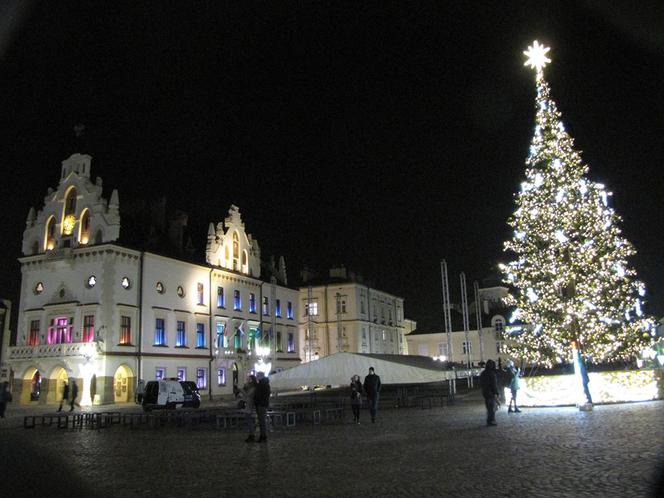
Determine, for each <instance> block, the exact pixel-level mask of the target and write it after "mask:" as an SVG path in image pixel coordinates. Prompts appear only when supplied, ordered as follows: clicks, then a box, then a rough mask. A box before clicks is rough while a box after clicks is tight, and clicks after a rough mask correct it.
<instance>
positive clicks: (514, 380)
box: [507, 360, 521, 413]
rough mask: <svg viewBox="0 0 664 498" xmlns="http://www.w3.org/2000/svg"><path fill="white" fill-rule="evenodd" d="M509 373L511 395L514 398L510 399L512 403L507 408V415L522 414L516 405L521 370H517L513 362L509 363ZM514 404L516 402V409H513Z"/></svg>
mask: <svg viewBox="0 0 664 498" xmlns="http://www.w3.org/2000/svg"><path fill="white" fill-rule="evenodd" d="M507 371H508V372H509V374H510V382H509V388H510V393H511V394H512V397H511V398H510V403H509V405H508V407H507V413H512V412H516V413H520V412H521V410H519V408H518V407H517V405H516V395H517V393H518V391H519V387H520V386H519V374H520V373H521V369H519V368H517V367H516V366H514V362H513V361H512V360H510V361H508V362H507ZM512 402H514V409H512Z"/></svg>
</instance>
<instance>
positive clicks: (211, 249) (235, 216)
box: [205, 205, 261, 277]
mask: <svg viewBox="0 0 664 498" xmlns="http://www.w3.org/2000/svg"><path fill="white" fill-rule="evenodd" d="M205 258H206V260H207V262H208V263H209V264H211V265H213V266H219V267H221V268H226V269H228V270H233V271H237V272H240V273H244V274H246V275H251V276H253V277H260V273H261V263H260V261H261V251H260V247H259V245H258V241H257V240H255V239H254V238H253V237H252V236H251V234H247V233H246V231H245V229H244V222H243V221H242V217H241V216H240V209H239V208H238V207H237V206H235V205H231V207H230V208H229V210H228V215H227V216H226V218H225V219H224V222H223V223H222V222H219V223H217V226H216V229H215V226H214V224H213V223H210V227H209V229H208V242H207V248H206V252H205Z"/></svg>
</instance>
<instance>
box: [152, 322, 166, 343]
mask: <svg viewBox="0 0 664 498" xmlns="http://www.w3.org/2000/svg"><path fill="white" fill-rule="evenodd" d="M154 345H155V346H165V345H166V328H165V326H164V319H163V318H157V319H156V320H155V326H154Z"/></svg>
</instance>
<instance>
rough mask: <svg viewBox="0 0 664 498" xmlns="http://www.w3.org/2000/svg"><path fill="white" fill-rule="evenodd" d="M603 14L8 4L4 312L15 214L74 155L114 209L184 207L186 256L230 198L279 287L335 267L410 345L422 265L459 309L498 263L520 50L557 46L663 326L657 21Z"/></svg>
mask: <svg viewBox="0 0 664 498" xmlns="http://www.w3.org/2000/svg"><path fill="white" fill-rule="evenodd" d="M485 4H486V5H485ZM604 4H605V2H599V1H597V2H594V1H593V2H580V3H579V2H532V3H528V2H455V3H452V2H440V1H433V2H386V1H381V2H375V3H373V2H368V3H367V2H323V1H311V2H306V1H298V2H262V3H256V2H252V3H248V2H234V3H232V4H225V3H223V4H222V3H219V2H215V3H211V4H206V3H203V2H190V3H186V2H174V3H172V4H166V3H163V2H150V3H146V4H139V3H138V2H132V3H128V5H121V4H119V3H117V2H109V3H104V5H103V6H99V5H95V7H94V8H91V7H90V5H91V4H89V3H87V4H81V5H75V4H71V3H67V2H43V3H40V4H35V5H32V6H30V7H27V8H26V7H22V8H20V9H17V8H16V5H14V6H12V4H11V3H10V4H9V6H7V7H5V11H4V12H0V14H3V15H4V17H5V22H2V23H0V28H2V29H3V30H4V32H2V33H0V43H1V44H2V45H1V46H0V95H1V97H0V131H1V132H2V137H3V140H2V145H1V146H0V165H1V166H0V167H1V168H2V171H3V181H2V183H1V186H0V195H1V197H0V198H1V199H2V202H3V209H2V210H1V211H0V217H1V218H0V221H1V222H2V225H1V226H2V236H3V243H2V245H1V247H0V263H1V264H2V268H3V269H2V271H1V273H0V289H2V295H3V296H7V297H9V298H10V299H13V300H16V299H17V297H18V296H17V294H18V287H19V278H20V271H19V265H18V263H17V261H16V258H17V257H18V256H19V255H20V248H21V236H22V231H23V228H24V226H25V224H24V223H25V218H26V216H27V213H28V210H29V208H30V206H35V207H40V206H41V205H42V202H43V197H44V195H45V194H46V190H47V188H48V187H56V186H57V182H58V178H59V173H60V162H61V161H62V160H63V159H65V158H66V157H68V156H69V155H70V154H71V153H73V152H85V153H89V154H91V155H92V156H93V165H92V172H93V176H97V175H99V176H101V177H102V178H103V179H104V186H105V189H106V190H107V192H105V195H107V196H108V195H110V189H111V188H118V189H119V192H120V202H121V205H122V203H123V202H127V201H128V200H130V199H131V198H132V197H134V196H136V197H143V198H147V197H156V196H158V195H161V194H166V195H167V196H168V199H169V203H170V205H171V207H177V208H180V209H183V210H185V211H187V212H188V213H189V215H190V218H189V221H190V225H191V227H192V229H195V233H198V234H199V237H200V238H199V240H198V241H195V242H197V245H198V247H199V251H203V250H204V246H203V244H204V238H205V234H206V229H207V225H208V223H209V222H210V221H214V222H217V221H220V220H221V219H223V217H224V216H225V214H226V211H227V209H228V206H229V205H230V204H231V203H235V204H237V205H238V206H239V207H240V210H241V212H242V215H243V218H244V220H245V223H246V226H247V229H248V231H249V232H251V233H252V234H253V235H254V236H255V237H256V238H257V239H258V240H259V243H260V244H261V247H262V250H263V255H264V256H269V255H270V254H276V255H280V254H283V255H284V256H285V257H286V263H287V266H288V269H289V273H290V275H291V276H295V274H296V273H297V272H298V271H299V269H300V268H301V267H302V265H304V264H308V265H309V266H313V267H319V268H325V267H328V266H330V265H332V264H335V263H345V264H346V266H348V267H350V268H353V269H355V270H356V271H358V272H360V273H362V274H363V275H365V276H366V277H368V278H370V279H372V280H374V281H375V284H376V285H377V286H378V287H379V288H382V289H385V290H387V291H390V292H393V293H395V294H397V295H401V296H403V297H404V298H405V299H406V315H407V316H408V317H411V318H414V319H416V320H418V321H419V322H420V325H421V327H423V328H435V327H440V323H441V321H442V320H441V318H440V315H441V307H440V301H441V294H440V273H439V260H440V259H441V258H446V259H447V260H448V264H449V267H450V271H451V282H452V285H453V288H452V291H451V293H452V298H453V299H454V300H457V301H458V300H459V297H458V295H459V290H458V284H457V282H458V277H457V275H458V273H459V272H460V271H465V272H466V274H467V276H468V278H469V279H470V280H471V281H472V280H473V279H482V278H484V277H485V276H487V274H488V273H489V272H491V270H492V269H494V268H495V265H496V263H497V262H499V261H502V260H504V259H505V258H504V256H503V254H502V250H501V248H502V241H503V240H505V239H506V238H507V236H508V234H509V232H508V228H507V225H506V223H505V222H506V219H507V217H508V215H509V214H510V213H511V212H512V210H513V208H514V204H513V195H514V193H515V192H516V191H517V189H518V185H519V183H520V182H521V180H522V176H523V173H524V170H525V165H524V160H525V157H526V154H527V149H528V145H529V142H530V139H531V136H532V132H533V126H534V93H535V89H534V77H533V74H532V72H531V71H529V70H528V69H526V68H525V67H523V61H524V57H523V55H522V51H523V50H525V49H526V48H527V46H528V45H529V44H530V43H531V42H532V40H533V39H535V38H537V39H538V40H539V41H540V42H543V43H545V44H547V45H550V46H552V50H551V56H552V59H553V63H552V64H551V65H550V66H549V67H548V68H547V71H546V76H547V79H548V80H549V82H550V84H551V87H552V94H553V97H554V99H555V100H556V102H557V104H558V107H559V109H560V110H561V111H562V113H563V119H564V121H565V123H566V125H567V128H568V130H569V131H570V132H571V134H572V136H573V137H574V138H575V141H576V145H577V149H579V150H581V151H582V153H583V158H584V160H585V161H586V162H587V163H588V164H589V165H590V178H591V179H593V180H596V181H601V182H603V183H605V184H606V185H607V186H608V188H609V189H610V190H612V191H613V192H614V197H613V202H614V207H615V208H616V210H617V211H618V213H619V214H621V215H622V217H623V219H624V223H623V228H624V232H625V235H626V236H627V238H628V239H629V240H631V241H632V242H633V243H634V245H635V246H636V248H637V250H638V251H639V254H638V256H637V257H636V258H634V261H633V262H634V264H635V266H636V268H637V271H638V273H639V275H640V278H641V279H642V280H644V281H645V282H646V285H647V286H648V289H649V291H650V295H649V301H650V304H651V307H650V311H651V312H656V313H662V312H664V269H663V268H662V266H664V265H662V257H661V255H662V254H664V238H663V237H662V234H663V233H664V231H663V230H662V229H663V227H664V209H662V208H663V207H664V205H663V203H662V202H661V200H660V196H661V193H662V192H663V191H664V173H663V172H662V162H663V160H664V140H663V137H664V93H663V91H662V83H663V82H664V42H663V39H662V34H661V33H660V28H661V26H663V25H664V19H663V16H662V12H663V9H662V7H652V6H650V7H649V6H647V4H642V3H639V5H640V9H641V11H637V12H635V11H633V10H625V11H624V12H622V11H619V10H615V7H612V9H614V10H607V7H604ZM653 4H655V3H653ZM21 5H25V4H21ZM7 13H12V14H22V15H15V16H14V17H13V18H12V17H10V16H8V15H7ZM7 19H14V21H13V22H6V21H7ZM76 123H84V124H85V126H86V130H85V135H84V138H83V140H82V141H80V140H79V141H78V142H77V141H76V139H75V138H74V133H73V131H72V130H73V127H74V125H75V124H76Z"/></svg>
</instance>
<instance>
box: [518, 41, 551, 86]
mask: <svg viewBox="0 0 664 498" xmlns="http://www.w3.org/2000/svg"><path fill="white" fill-rule="evenodd" d="M549 50H551V48H550V47H545V46H544V45H540V44H539V42H538V41H537V40H535V41H534V42H533V44H532V45H531V46H530V47H528V50H525V51H524V52H523V55H525V56H526V57H528V60H526V62H524V63H523V65H524V66H530V67H531V68H532V69H534V70H535V71H536V75H537V78H538V79H539V78H540V77H542V74H543V72H542V69H543V68H544V66H546V65H547V64H548V63H549V62H551V59H549V58H548V57H547V56H546V54H547V52H548V51H549Z"/></svg>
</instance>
